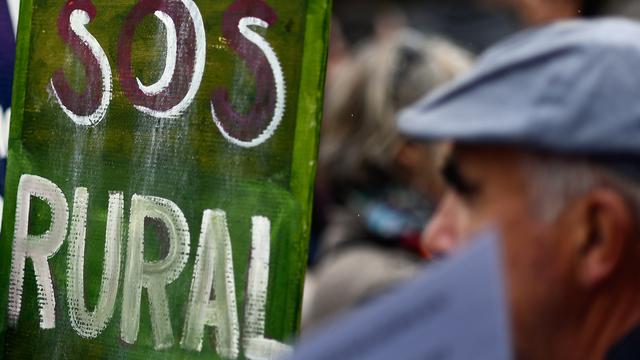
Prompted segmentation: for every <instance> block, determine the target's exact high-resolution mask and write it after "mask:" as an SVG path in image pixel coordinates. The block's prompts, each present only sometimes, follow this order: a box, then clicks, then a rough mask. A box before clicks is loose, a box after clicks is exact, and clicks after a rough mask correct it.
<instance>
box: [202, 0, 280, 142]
mask: <svg viewBox="0 0 640 360" xmlns="http://www.w3.org/2000/svg"><path fill="white" fill-rule="evenodd" d="M276 20H277V15H276V13H275V11H274V10H273V9H272V8H271V7H269V6H268V5H267V4H266V3H265V2H264V1H263V0H236V1H235V2H234V3H233V4H231V5H230V6H229V8H228V9H227V10H226V11H225V13H224V18H223V20H222V33H223V35H224V36H225V38H227V40H228V41H229V46H230V47H231V48H232V49H233V50H234V51H235V52H236V53H237V54H238V55H239V56H240V57H241V58H242V60H243V61H244V63H245V64H246V66H247V67H248V68H249V71H251V73H252V74H253V76H254V77H255V82H256V94H255V103H254V104H253V106H252V108H251V110H250V111H249V113H248V114H246V115H243V114H239V113H238V112H236V111H235V110H234V109H233V108H232V106H231V103H230V101H229V93H228V92H227V90H225V89H217V90H215V91H214V93H213V96H212V99H211V114H212V116H213V121H214V122H215V124H216V126H217V127H218V129H220V131H221V132H222V135H223V136H224V137H225V138H226V139H227V140H229V141H230V142H231V143H233V144H236V145H238V146H242V147H247V148H249V147H255V146H258V145H260V144H262V143H264V142H265V141H267V140H268V139H269V138H271V137H272V136H273V134H274V133H275V131H276V129H277V128H278V126H279V125H280V122H281V121H282V117H283V115H284V108H285V92H286V89H285V81H284V75H283V72H282V67H281V66H280V61H279V60H278V57H277V56H276V54H275V52H274V51H273V48H271V45H269V43H268V42H267V41H266V40H265V39H264V37H262V36H261V35H260V34H258V33H256V32H255V31H253V30H252V29H251V28H250V26H259V27H262V28H265V29H266V28H268V27H269V26H270V25H273V24H274V23H275V22H276ZM274 87H275V93H274V91H273V89H274Z"/></svg>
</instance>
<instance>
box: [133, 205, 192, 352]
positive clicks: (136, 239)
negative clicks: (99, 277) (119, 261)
mask: <svg viewBox="0 0 640 360" xmlns="http://www.w3.org/2000/svg"><path fill="white" fill-rule="evenodd" d="M145 218H152V219H156V220H159V221H161V222H162V223H163V224H164V225H165V226H166V228H167V232H168V234H167V235H168V236H167V237H168V242H169V251H168V255H167V256H166V257H165V258H164V259H162V260H158V261H153V262H145V261H144V220H145ZM188 260H189V226H188V224H187V220H186V219H185V217H184V214H183V213H182V211H181V210H180V208H179V207H178V206H177V205H176V204H174V203H173V202H171V201H169V200H167V199H162V198H158V197H152V196H141V195H133V198H132V200H131V218H130V219H129V239H128V245H127V258H126V264H125V272H124V291H123V292H124V294H123V299H122V318H121V320H120V336H121V337H122V340H123V341H124V342H126V343H129V344H133V343H135V342H136V339H137V338H138V328H139V326H140V300H141V299H140V297H141V295H142V294H141V293H142V287H145V288H146V289H147V294H148V297H149V305H150V316H151V324H152V329H153V335H154V340H155V348H156V350H161V349H166V348H169V347H171V346H172V345H173V331H172V330H171V316H170V313H169V304H168V302H167V293H166V290H165V286H166V285H168V284H170V283H172V282H173V281H175V280H176V279H177V278H178V276H179V275H180V273H181V272H182V270H183V269H184V267H185V265H186V264H187V261H188Z"/></svg>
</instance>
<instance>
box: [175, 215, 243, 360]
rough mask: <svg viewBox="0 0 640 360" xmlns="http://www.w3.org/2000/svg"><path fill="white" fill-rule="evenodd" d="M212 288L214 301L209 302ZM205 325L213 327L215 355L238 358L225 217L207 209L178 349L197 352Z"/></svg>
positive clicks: (236, 321) (237, 340)
mask: <svg viewBox="0 0 640 360" xmlns="http://www.w3.org/2000/svg"><path fill="white" fill-rule="evenodd" d="M212 287H213V288H214V293H215V300H210V298H211V288H212ZM205 325H207V326H214V327H215V328H216V345H217V348H216V350H217V352H218V354H219V355H220V356H222V357H225V358H230V359H235V358H237V357H238V342H239V337H240V329H239V325H238V311H237V306H236V291H235V275H234V272H233V258H232V252H231V239H230V237H229V229H228V227H227V218H226V214H225V213H224V211H222V210H213V211H212V210H206V211H205V212H204V215H203V217H202V231H201V233H200V242H199V244H198V253H197V255H196V263H195V269H194V271H193V282H192V284H191V294H190V295H189V307H188V309H187V317H186V320H185V325H184V335H183V338H182V341H181V346H182V347H183V348H185V349H188V350H192V351H200V350H201V349H202V338H203V334H204V327H205Z"/></svg>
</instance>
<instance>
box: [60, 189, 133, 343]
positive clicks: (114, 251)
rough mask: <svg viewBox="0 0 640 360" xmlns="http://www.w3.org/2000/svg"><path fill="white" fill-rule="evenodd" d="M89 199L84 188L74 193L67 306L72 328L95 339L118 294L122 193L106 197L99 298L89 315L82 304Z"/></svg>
mask: <svg viewBox="0 0 640 360" xmlns="http://www.w3.org/2000/svg"><path fill="white" fill-rule="evenodd" d="M88 197H89V195H88V193H87V189H86V188H77V189H76V193H75V197H74V200H73V214H72V217H71V229H70V230H69V252H68V254H67V305H68V306H69V317H70V318H71V327H73V328H74V330H75V331H76V332H77V333H78V335H80V336H82V337H85V338H95V337H97V336H98V335H99V334H100V333H101V332H102V331H103V330H104V329H105V328H106V327H107V325H108V324H109V320H111V317H112V316H113V309H114V305H115V302H116V296H117V294H118V281H119V278H120V243H121V239H122V221H123V220H122V217H123V213H124V198H123V195H122V193H111V194H109V210H108V213H107V229H106V236H105V244H104V264H103V270H102V282H101V283H100V295H99V296H98V303H97V305H96V307H95V310H94V311H92V312H90V311H88V310H87V307H86V305H85V301H84V249H85V238H86V232H87V231H86V228H87V206H88V203H89V199H88Z"/></svg>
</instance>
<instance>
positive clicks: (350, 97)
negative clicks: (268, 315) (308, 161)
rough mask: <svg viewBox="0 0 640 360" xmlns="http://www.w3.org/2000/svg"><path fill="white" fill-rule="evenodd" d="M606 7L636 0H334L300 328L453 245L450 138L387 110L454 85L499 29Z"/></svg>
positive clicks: (628, 12) (502, 33) (613, 10)
mask: <svg viewBox="0 0 640 360" xmlns="http://www.w3.org/2000/svg"><path fill="white" fill-rule="evenodd" d="M607 15H618V16H625V17H628V18H640V2H637V1H628V0H582V1H581V0H449V1H437V0H427V1H424V0H423V1H412V0H405V1H382V0H378V1H371V0H349V1H340V0H336V1H335V2H334V18H333V20H332V29H331V41H330V52H329V63H328V74H327V86H326V97H325V112H324V115H325V116H324V123H323V127H322V131H321V144H320V150H319V166H318V176H317V185H316V192H315V206H314V218H313V232H312V241H311V245H310V254H309V270H308V273H307V281H306V285H305V297H304V305H303V318H302V321H303V324H302V325H303V332H305V331H308V330H309V329H313V328H316V327H318V326H320V325H322V324H324V323H326V322H327V321H329V320H331V319H335V318H336V317H337V316H339V315H340V314H343V313H344V312H345V311H347V310H350V309H353V308H355V307H358V306H360V305H362V304H365V303H367V302H369V301H371V300H373V299H375V298H376V297H378V296H380V295H381V294H384V293H386V292H389V291H391V290H392V289H393V288H394V287H395V286H397V285H398V284H400V283H402V282H404V281H405V280H407V279H410V278H411V277H412V276H413V275H415V274H416V273H417V272H418V271H419V270H420V269H421V268H423V266H424V265H425V264H428V263H429V262H430V261H433V260H434V259H438V258H440V257H444V256H446V255H447V253H449V252H451V251H452V250H454V249H455V248H457V247H458V246H460V244H458V243H457V242H460V241H461V237H460V236H458V234H456V233H455V231H456V230H455V229H458V228H460V227H461V226H460V224H461V223H464V222H465V221H468V220H467V218H466V215H465V214H464V213H462V212H460V211H459V210H458V209H459V208H460V207H458V206H456V202H457V201H459V199H458V198H457V196H456V195H455V194H454V193H453V192H452V191H449V190H446V188H445V186H444V184H443V180H442V176H441V173H443V172H444V173H445V176H446V171H447V169H446V168H447V166H446V164H445V163H444V160H445V157H444V154H445V153H447V152H448V150H450V146H451V144H450V143H447V142H440V143H429V142H415V141H413V140H412V139H410V138H406V137H403V136H402V135H401V134H400V133H399V132H398V130H396V125H397V124H396V121H397V114H398V113H399V111H400V110H402V109H403V108H405V107H407V106H409V105H411V104H413V103H415V102H416V101H417V100H419V99H420V98H422V97H424V96H426V95H428V94H432V93H434V92H437V91H438V90H439V89H440V88H441V87H442V86H443V85H445V84H448V83H450V82H453V81H456V79H457V78H458V77H460V76H461V75H463V74H465V73H466V72H467V71H468V70H469V69H471V68H472V66H473V64H474V61H475V58H476V57H477V56H478V55H479V54H482V52H483V51H484V50H485V49H487V48H488V47H490V46H491V45H493V44H495V43H497V42H499V41H500V40H502V39H504V38H505V37H508V36H509V35H512V34H514V33H516V32H518V31H520V30H523V29H526V28H533V27H538V26H540V25H544V24H547V23H551V22H554V21H557V20H562V19H568V18H581V17H586V18H590V17H599V16H607ZM443 170H444V171H443Z"/></svg>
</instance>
